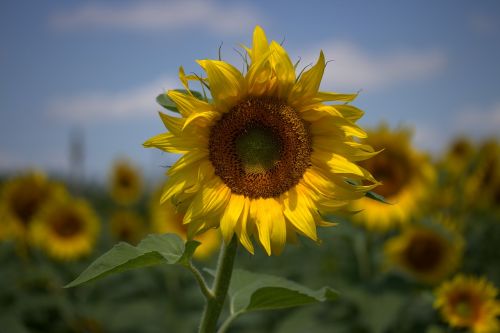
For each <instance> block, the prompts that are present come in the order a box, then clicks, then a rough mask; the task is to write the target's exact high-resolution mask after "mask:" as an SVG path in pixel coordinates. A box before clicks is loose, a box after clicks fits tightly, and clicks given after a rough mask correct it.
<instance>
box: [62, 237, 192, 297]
mask: <svg viewBox="0 0 500 333" xmlns="http://www.w3.org/2000/svg"><path fill="white" fill-rule="evenodd" d="M199 244H200V243H199V242H196V241H188V242H187V243H186V245H184V242H183V241H182V239H181V238H180V237H179V236H177V235H175V234H164V235H149V236H147V237H146V238H145V239H143V240H142V241H141V242H140V243H139V245H137V246H136V247H135V246H132V245H130V244H128V243H123V242H122V243H119V244H117V245H115V246H114V247H113V248H112V249H111V250H109V251H108V252H106V253H105V254H103V255H102V256H101V257H99V258H98V259H97V260H96V261H94V262H93V263H92V264H90V266H89V267H88V268H87V269H86V270H85V271H83V273H81V274H80V276H78V277H77V278H76V279H75V280H73V281H72V282H71V283H69V284H68V285H66V288H69V287H75V286H78V285H80V284H82V283H85V282H90V281H93V280H97V279H100V278H103V277H105V276H107V275H110V274H115V273H120V272H124V271H127V270H131V269H135V268H141V267H147V266H153V265H158V264H183V265H184V264H186V263H187V262H188V261H189V260H190V259H191V256H192V255H193V253H194V251H195V250H196V247H197V246H198V245H199Z"/></svg>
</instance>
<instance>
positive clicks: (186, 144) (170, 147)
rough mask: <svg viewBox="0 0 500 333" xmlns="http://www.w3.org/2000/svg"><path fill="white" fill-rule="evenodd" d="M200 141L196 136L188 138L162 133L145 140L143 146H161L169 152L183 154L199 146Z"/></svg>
mask: <svg viewBox="0 0 500 333" xmlns="http://www.w3.org/2000/svg"><path fill="white" fill-rule="evenodd" d="M200 143H201V142H200V140H197V139H196V138H190V139H188V138H185V137H178V136H175V135H174V134H172V133H162V134H159V135H156V136H154V137H152V138H150V139H149V140H147V141H146V142H144V143H143V146H144V147H146V148H151V147H155V148H159V149H161V150H164V151H166V152H169V153H179V154H182V153H186V152H188V151H190V150H192V149H196V148H198V147H199V146H200Z"/></svg>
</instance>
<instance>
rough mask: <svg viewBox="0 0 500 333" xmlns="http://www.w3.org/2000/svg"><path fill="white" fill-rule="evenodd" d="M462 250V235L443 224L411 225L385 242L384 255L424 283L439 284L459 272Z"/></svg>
mask: <svg viewBox="0 0 500 333" xmlns="http://www.w3.org/2000/svg"><path fill="white" fill-rule="evenodd" d="M439 227H441V228H439ZM463 247H464V240H463V239H462V237H461V236H460V234H459V233H457V232H456V231H455V230H452V229H451V228H446V227H444V225H440V226H438V225H435V226H433V227H430V226H423V225H422V226H417V225H410V226H407V227H405V228H404V229H403V231H402V233H401V234H400V235H398V236H396V237H393V238H392V239H389V240H388V241H387V242H386V243H385V245H384V253H385V255H386V258H387V259H388V262H389V263H390V264H391V265H394V266H396V267H398V268H400V269H402V270H403V271H405V272H406V273H408V274H410V275H412V276H414V277H415V278H416V279H417V280H419V281H421V282H424V283H428V284H436V283H439V282H440V281H442V280H443V279H445V278H446V277H447V276H448V275H449V274H451V273H452V272H453V271H455V270H456V269H457V267H458V265H459V263H460V260H461V258H462V253H463Z"/></svg>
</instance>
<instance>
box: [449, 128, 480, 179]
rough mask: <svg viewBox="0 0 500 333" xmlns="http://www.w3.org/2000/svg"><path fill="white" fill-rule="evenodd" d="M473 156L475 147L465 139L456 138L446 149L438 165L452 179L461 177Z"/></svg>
mask: <svg viewBox="0 0 500 333" xmlns="http://www.w3.org/2000/svg"><path fill="white" fill-rule="evenodd" d="M474 155H475V147H474V145H473V144H472V142H471V141H470V140H469V139H468V138H466V137H458V138H456V139H454V140H453V142H452V143H451V144H450V146H449V147H448V150H447V152H446V154H445V158H444V160H443V161H441V163H440V165H441V166H442V167H443V169H444V170H445V171H447V173H449V176H450V177H452V178H453V179H455V180H456V179H457V178H460V177H463V175H464V174H465V173H466V172H467V171H468V168H469V167H470V163H471V160H473V158H474Z"/></svg>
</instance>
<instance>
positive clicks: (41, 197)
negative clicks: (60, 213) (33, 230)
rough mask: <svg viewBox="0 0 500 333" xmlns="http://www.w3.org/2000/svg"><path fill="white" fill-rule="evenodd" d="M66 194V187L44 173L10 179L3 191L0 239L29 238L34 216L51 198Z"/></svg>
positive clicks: (0, 210) (32, 173) (27, 174)
mask: <svg viewBox="0 0 500 333" xmlns="http://www.w3.org/2000/svg"><path fill="white" fill-rule="evenodd" d="M64 195H66V190H65V188H64V187H63V186H62V185H60V184H58V183H54V182H51V181H49V180H48V179H47V177H46V175H45V174H43V173H42V172H38V171H37V172H30V173H26V174H23V175H20V176H17V177H14V178H11V179H9V180H7V181H6V182H5V184H4V186H3V188H2V192H1V194H0V217H1V219H0V224H2V226H1V227H0V230H2V232H0V234H3V236H0V238H2V237H3V238H15V239H17V240H20V241H26V237H27V235H28V231H29V228H30V225H31V223H32V221H33V217H34V216H35V215H36V214H37V213H38V212H39V211H40V209H41V208H42V207H43V206H44V205H46V204H47V203H48V202H50V201H51V200H54V199H55V198H59V197H62V196H64Z"/></svg>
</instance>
